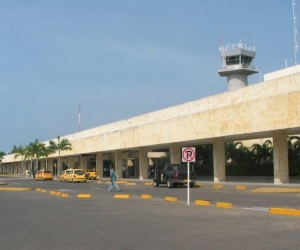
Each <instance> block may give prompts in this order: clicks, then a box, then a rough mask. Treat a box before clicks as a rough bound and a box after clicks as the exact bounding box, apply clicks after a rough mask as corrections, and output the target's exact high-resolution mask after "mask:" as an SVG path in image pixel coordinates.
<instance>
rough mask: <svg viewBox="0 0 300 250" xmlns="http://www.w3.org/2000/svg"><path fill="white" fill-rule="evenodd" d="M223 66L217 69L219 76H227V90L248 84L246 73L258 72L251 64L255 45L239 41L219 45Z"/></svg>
mask: <svg viewBox="0 0 300 250" xmlns="http://www.w3.org/2000/svg"><path fill="white" fill-rule="evenodd" d="M219 49H220V54H221V58H222V61H223V66H222V67H221V69H220V70H219V71H218V72H219V75H220V76H227V85H228V91H233V90H237V89H240V88H243V87H246V86H247V85H248V80H247V77H248V75H252V74H256V73H258V71H257V69H256V67H255V66H253V65H251V63H252V61H253V58H254V57H255V54H256V52H255V46H254V45H252V44H245V45H243V44H242V43H241V42H240V43H235V44H228V45H226V46H220V48H219Z"/></svg>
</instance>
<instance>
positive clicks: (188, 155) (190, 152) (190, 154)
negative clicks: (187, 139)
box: [181, 147, 196, 205]
mask: <svg viewBox="0 0 300 250" xmlns="http://www.w3.org/2000/svg"><path fill="white" fill-rule="evenodd" d="M181 155H182V159H181V161H182V162H187V205H189V204H190V162H195V159H196V150H195V147H183V148H182V149H181Z"/></svg>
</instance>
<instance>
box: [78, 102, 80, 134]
mask: <svg viewBox="0 0 300 250" xmlns="http://www.w3.org/2000/svg"><path fill="white" fill-rule="evenodd" d="M78 131H79V132H80V105H79V106H78Z"/></svg>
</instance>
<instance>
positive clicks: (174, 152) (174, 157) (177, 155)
mask: <svg viewBox="0 0 300 250" xmlns="http://www.w3.org/2000/svg"><path fill="white" fill-rule="evenodd" d="M170 153H171V163H172V164H180V163H181V147H180V146H179V144H178V143H173V144H172V145H171V147H170Z"/></svg>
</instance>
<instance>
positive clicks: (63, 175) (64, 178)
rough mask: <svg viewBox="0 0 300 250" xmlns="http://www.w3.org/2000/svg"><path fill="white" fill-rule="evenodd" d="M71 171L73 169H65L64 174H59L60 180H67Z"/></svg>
mask: <svg viewBox="0 0 300 250" xmlns="http://www.w3.org/2000/svg"><path fill="white" fill-rule="evenodd" d="M70 171H71V169H67V170H64V171H63V172H62V174H61V175H60V176H59V181H64V182H66V181H67V176H68V174H69V172H70Z"/></svg>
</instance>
